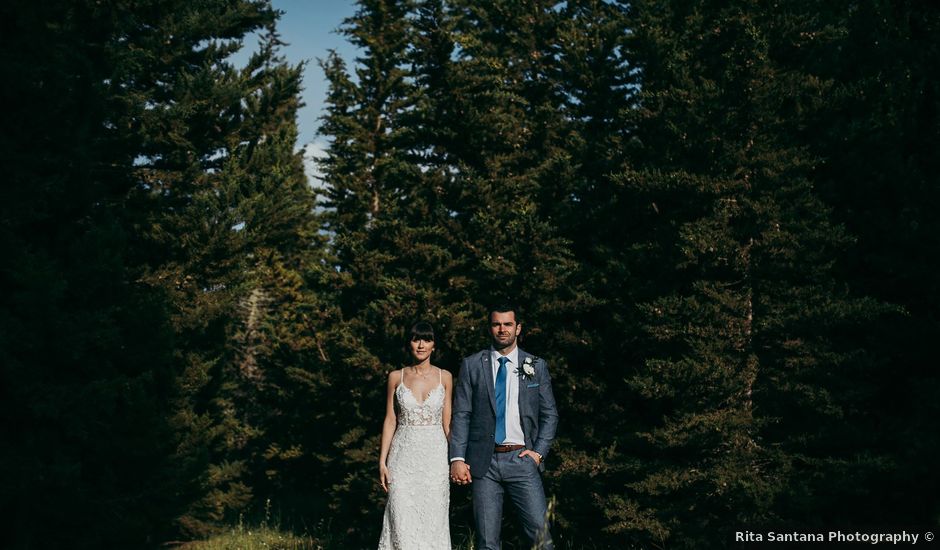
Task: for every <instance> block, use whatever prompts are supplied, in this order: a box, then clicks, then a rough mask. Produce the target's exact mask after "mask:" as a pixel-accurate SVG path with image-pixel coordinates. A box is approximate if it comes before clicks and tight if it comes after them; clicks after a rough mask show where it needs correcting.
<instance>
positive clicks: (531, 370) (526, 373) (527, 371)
mask: <svg viewBox="0 0 940 550" xmlns="http://www.w3.org/2000/svg"><path fill="white" fill-rule="evenodd" d="M516 374H521V375H522V377H523V378H525V379H526V380H531V379H532V378H533V377H535V365H533V364H532V358H531V357H526V358H525V361H523V362H522V367H521V368H520V369H516Z"/></svg>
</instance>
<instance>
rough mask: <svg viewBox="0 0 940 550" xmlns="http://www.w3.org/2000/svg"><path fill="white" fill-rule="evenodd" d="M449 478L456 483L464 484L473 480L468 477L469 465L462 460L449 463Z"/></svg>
mask: <svg viewBox="0 0 940 550" xmlns="http://www.w3.org/2000/svg"><path fill="white" fill-rule="evenodd" d="M450 480H451V481H453V482H454V483H456V484H458V485H466V484H468V483H471V482H472V481H473V480H472V479H471V478H470V466H469V465H468V464H467V463H466V462H464V461H463V460H455V461H453V462H451V463H450Z"/></svg>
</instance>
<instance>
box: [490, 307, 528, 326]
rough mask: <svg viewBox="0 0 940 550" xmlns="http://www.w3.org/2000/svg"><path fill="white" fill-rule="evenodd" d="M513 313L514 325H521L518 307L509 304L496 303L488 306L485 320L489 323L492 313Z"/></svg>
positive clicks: (520, 313) (520, 314)
mask: <svg viewBox="0 0 940 550" xmlns="http://www.w3.org/2000/svg"><path fill="white" fill-rule="evenodd" d="M510 311H511V312H512V313H513V317H515V319H516V324H517V325H521V324H522V311H521V310H520V309H519V306H518V305H516V304H513V303H510V302H497V303H495V304H493V305H491V306H490V309H489V313H487V314H486V320H487V322H489V321H490V320H491V319H492V318H493V314H494V313H509V312H510Z"/></svg>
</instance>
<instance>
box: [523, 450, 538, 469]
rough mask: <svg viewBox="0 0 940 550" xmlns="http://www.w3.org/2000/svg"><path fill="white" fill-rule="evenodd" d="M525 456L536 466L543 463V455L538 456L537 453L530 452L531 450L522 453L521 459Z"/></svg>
mask: <svg viewBox="0 0 940 550" xmlns="http://www.w3.org/2000/svg"><path fill="white" fill-rule="evenodd" d="M524 456H528V457H529V458H531V459H532V460H533V461H534V462H535V465H536V466H538V465H540V464H541V463H542V455H540V454H538V453H537V452H535V451H530V450H529V449H526V450H524V451H522V452H521V453H519V458H522V457H524Z"/></svg>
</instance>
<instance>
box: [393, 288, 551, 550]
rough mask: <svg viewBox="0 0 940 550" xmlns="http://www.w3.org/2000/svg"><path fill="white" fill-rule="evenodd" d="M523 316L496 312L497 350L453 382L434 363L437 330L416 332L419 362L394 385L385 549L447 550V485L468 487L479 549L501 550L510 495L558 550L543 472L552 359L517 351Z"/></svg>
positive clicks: (414, 350)
mask: <svg viewBox="0 0 940 550" xmlns="http://www.w3.org/2000/svg"><path fill="white" fill-rule="evenodd" d="M517 312H518V308H515V307H513V306H509V305H500V306H497V307H494V308H492V309H491V310H490V312H489V332H490V336H491V337H492V346H491V347H490V348H489V349H485V350H482V351H479V352H477V353H474V354H473V355H470V356H469V357H465V358H464V359H463V361H462V362H461V365H460V371H459V373H458V375H457V380H456V382H454V380H453V378H452V376H451V374H450V373H449V372H447V371H445V370H443V369H440V368H438V367H435V366H433V365H431V352H432V351H433V350H434V329H433V328H432V327H431V325H430V324H429V323H426V322H419V323H416V324H415V325H414V326H413V327H412V328H411V334H410V335H409V341H408V346H409V348H410V352H411V355H412V357H413V360H414V361H415V364H414V365H413V366H410V367H405V368H403V369H401V370H396V371H394V372H392V373H391V374H390V375H389V378H388V402H387V406H386V414H385V424H384V427H383V429H382V450H381V453H380V456H379V481H380V483H381V485H382V488H383V489H385V491H386V492H388V502H387V504H386V507H385V516H384V518H383V520H382V536H381V539H380V540H379V549H380V550H386V549H396V550H425V549H428V550H431V549H433V550H437V549H442V550H443V549H446V550H450V548H451V545H450V522H449V520H448V515H449V511H448V507H449V504H450V483H449V481H452V482H454V483H456V484H459V485H467V484H470V486H471V492H472V495H473V520H474V524H475V527H476V545H475V546H476V548H479V549H481V550H490V549H498V548H499V547H500V528H501V524H502V515H503V501H504V497H508V499H509V501H510V502H511V504H512V506H513V507H514V508H515V510H516V512H517V513H518V515H519V519H520V520H521V524H522V528H523V531H524V533H525V536H526V537H527V538H528V539H529V541H530V542H531V543H532V544H536V543H540V544H541V545H542V547H543V548H548V549H551V548H552V541H551V535H550V534H549V529H548V527H549V526H548V518H547V517H546V511H547V504H546V500H545V491H544V489H543V488H542V478H541V472H542V471H544V469H545V467H544V465H543V463H542V461H543V460H544V458H545V456H546V455H547V454H548V451H549V447H550V446H551V443H552V439H554V437H555V428H556V426H557V425H558V412H557V410H556V408H555V398H554V396H553V395H552V386H551V378H550V377H549V374H548V366H547V365H546V363H545V361H544V360H542V359H540V358H538V357H535V356H533V355H530V354H529V353H526V352H525V351H523V350H521V349H519V347H518V346H517V345H516V339H517V337H518V336H519V333H520V332H521V330H522V325H521V324H520V322H519V320H518V319H517ZM452 396H453V400H452V399H451V397H452ZM451 401H453V403H451ZM448 462H449V464H448ZM448 478H449V480H448Z"/></svg>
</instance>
